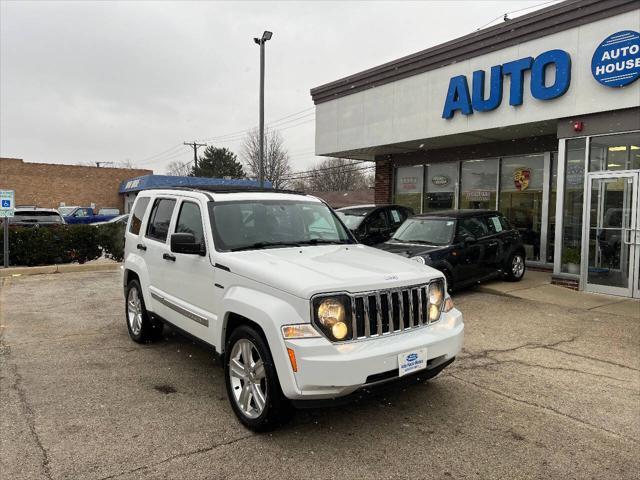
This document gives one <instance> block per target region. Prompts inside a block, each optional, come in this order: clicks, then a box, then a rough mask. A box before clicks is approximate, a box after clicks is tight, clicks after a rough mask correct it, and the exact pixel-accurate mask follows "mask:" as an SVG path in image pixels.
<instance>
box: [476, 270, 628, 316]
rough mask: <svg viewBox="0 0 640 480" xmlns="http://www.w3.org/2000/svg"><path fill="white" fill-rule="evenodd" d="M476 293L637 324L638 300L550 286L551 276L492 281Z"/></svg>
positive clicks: (533, 274) (531, 273)
mask: <svg viewBox="0 0 640 480" xmlns="http://www.w3.org/2000/svg"><path fill="white" fill-rule="evenodd" d="M477 290H478V291H480V292H484V293H491V294H494V295H505V296H509V297H516V298H524V299H527V300H533V301H537V302H543V303H550V304H553V305H558V306H562V307H568V308H574V309H579V310H590V311H593V312H602V313H612V314H614V315H622V316H626V317H633V318H636V319H638V320H640V300H634V299H629V298H624V297H618V296H615V295H602V294H597V293H586V292H578V291H575V290H571V289H569V288H565V287H561V286H558V285H551V272H537V271H527V273H526V274H525V276H524V278H523V279H522V280H521V281H520V282H503V281H494V282H489V283H486V284H482V285H480V286H478V287H477Z"/></svg>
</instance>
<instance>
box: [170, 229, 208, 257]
mask: <svg viewBox="0 0 640 480" xmlns="http://www.w3.org/2000/svg"><path fill="white" fill-rule="evenodd" d="M170 243H171V251H172V252H174V253H186V254H188V255H203V254H204V248H203V247H202V245H201V244H199V243H196V237H195V236H194V235H193V233H173V234H172V235H171V240H170Z"/></svg>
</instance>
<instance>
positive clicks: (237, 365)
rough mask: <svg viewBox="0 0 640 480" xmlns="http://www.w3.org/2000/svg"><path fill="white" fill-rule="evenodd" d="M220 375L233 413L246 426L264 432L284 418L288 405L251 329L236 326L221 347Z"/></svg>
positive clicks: (269, 360)
mask: <svg viewBox="0 0 640 480" xmlns="http://www.w3.org/2000/svg"><path fill="white" fill-rule="evenodd" d="M224 358H225V361H224V376H225V381H226V385H227V395H228V397H229V402H230V403H231V407H232V408H233V411H234V413H235V414H236V416H237V417H238V419H239V420H240V421H241V422H242V424H243V425H245V426H246V427H247V428H249V429H251V430H254V431H257V432H264V431H268V430H272V429H273V428H275V427H277V426H278V425H281V424H282V423H284V422H286V420H288V418H289V416H290V414H291V406H290V405H289V402H288V401H287V399H286V398H285V397H284V395H283V394H282V390H281V389H280V382H279V380H278V375H277V373H276V370H275V367H274V365H273V359H272V357H271V353H270V351H269V348H268V347H267V345H266V343H265V342H264V340H263V339H262V336H261V335H260V334H259V333H258V332H256V331H255V330H254V329H253V328H251V327H249V326H246V325H243V326H240V327H238V328H236V329H235V330H234V331H233V332H232V334H231V336H230V337H229V341H228V342H227V346H226V349H225V357H224Z"/></svg>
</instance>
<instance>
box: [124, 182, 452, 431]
mask: <svg viewBox="0 0 640 480" xmlns="http://www.w3.org/2000/svg"><path fill="white" fill-rule="evenodd" d="M125 236H126V240H125V253H124V263H123V267H122V270H123V277H122V279H123V287H124V295H125V318H126V324H127V328H128V331H129V335H130V336H131V338H132V339H133V340H134V341H136V342H140V343H143V342H148V341H152V340H154V339H157V338H159V337H160V334H161V332H162V326H163V324H164V323H168V324H170V325H173V326H174V327H176V328H177V329H178V330H180V331H182V332H185V333H186V334H187V335H189V336H191V337H193V338H195V339H197V340H199V341H200V342H202V343H204V344H206V345H208V346H209V347H211V348H212V349H213V350H214V351H215V352H217V354H219V355H220V356H221V358H222V359H223V361H222V364H223V366H224V374H225V383H226V388H227V394H228V397H229V401H230V403H231V406H232V408H233V411H234V412H235V414H236V415H237V417H238V418H239V419H240V421H241V422H242V423H243V424H244V425H245V426H247V427H248V428H251V429H253V430H257V431H263V430H267V429H270V428H274V427H275V426H277V425H278V424H280V423H281V422H282V421H284V420H285V419H286V418H287V417H288V416H289V415H290V414H291V413H292V406H304V405H309V404H310V402H314V404H317V403H318V402H322V401H327V400H333V399H336V398H337V397H347V396H349V395H350V394H352V393H354V392H357V391H359V390H360V389H362V388H364V387H371V386H373V385H377V384H380V383H384V382H388V381H392V380H395V379H399V377H405V375H406V376H407V377H408V378H414V379H418V378H419V379H423V380H424V379H429V378H433V377H435V376H436V375H437V374H438V373H440V371H442V370H443V369H444V368H445V367H446V366H447V365H449V364H450V363H451V362H453V361H454V359H455V357H456V355H457V354H458V353H459V352H460V349H461V348H462V341H463V335H464V323H463V319H462V314H461V313H460V311H458V310H457V309H456V308H454V306H453V301H452V300H451V298H450V297H449V295H448V294H447V292H446V288H445V281H444V277H443V275H442V273H441V272H439V271H437V270H435V269H432V268H430V267H428V266H426V265H422V264H419V263H417V262H415V261H413V260H409V259H404V258H401V257H398V256H396V255H392V254H389V253H386V252H383V251H380V250H377V249H374V248H371V247H368V246H365V245H362V244H358V243H357V241H356V239H355V238H354V237H353V235H352V234H351V233H350V232H349V230H348V229H347V228H346V227H345V226H344V224H343V223H342V222H341V221H340V219H339V217H338V216H337V215H336V214H335V212H334V211H333V210H331V209H330V208H329V207H328V206H327V205H326V204H325V203H324V202H322V201H321V200H319V199H317V198H315V197H311V196H307V195H303V194H295V193H287V192H278V191H264V190H258V191H251V190H248V189H244V190H232V189H228V190H225V189H223V187H210V188H207V189H204V188H202V189H186V188H183V189H181V188H174V189H163V190H153V189H152V190H145V191H143V192H140V194H139V195H138V197H137V198H136V201H135V204H134V206H133V211H132V214H131V217H130V219H129V224H128V226H127V230H126V234H125Z"/></svg>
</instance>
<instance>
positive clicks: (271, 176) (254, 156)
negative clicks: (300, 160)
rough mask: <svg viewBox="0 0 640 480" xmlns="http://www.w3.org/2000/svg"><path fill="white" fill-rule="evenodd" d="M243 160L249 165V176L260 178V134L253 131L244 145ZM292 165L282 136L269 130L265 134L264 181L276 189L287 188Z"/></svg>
mask: <svg viewBox="0 0 640 480" xmlns="http://www.w3.org/2000/svg"><path fill="white" fill-rule="evenodd" d="M241 155H242V159H243V160H244V162H245V163H246V165H247V172H248V176H250V177H255V178H259V177H260V133H259V131H258V129H257V128H255V129H253V130H251V131H250V132H249V133H248V134H247V136H246V137H245V138H244V142H243V144H242V152H241ZM290 174H291V163H290V161H289V153H288V152H287V150H286V148H285V147H284V142H283V140H282V136H281V135H280V133H279V132H278V131H277V130H273V129H267V130H266V131H265V134H264V179H265V180H267V181H269V182H271V183H272V184H273V187H274V188H285V187H286V186H287V184H288V183H289V181H288V177H289V175H290Z"/></svg>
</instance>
